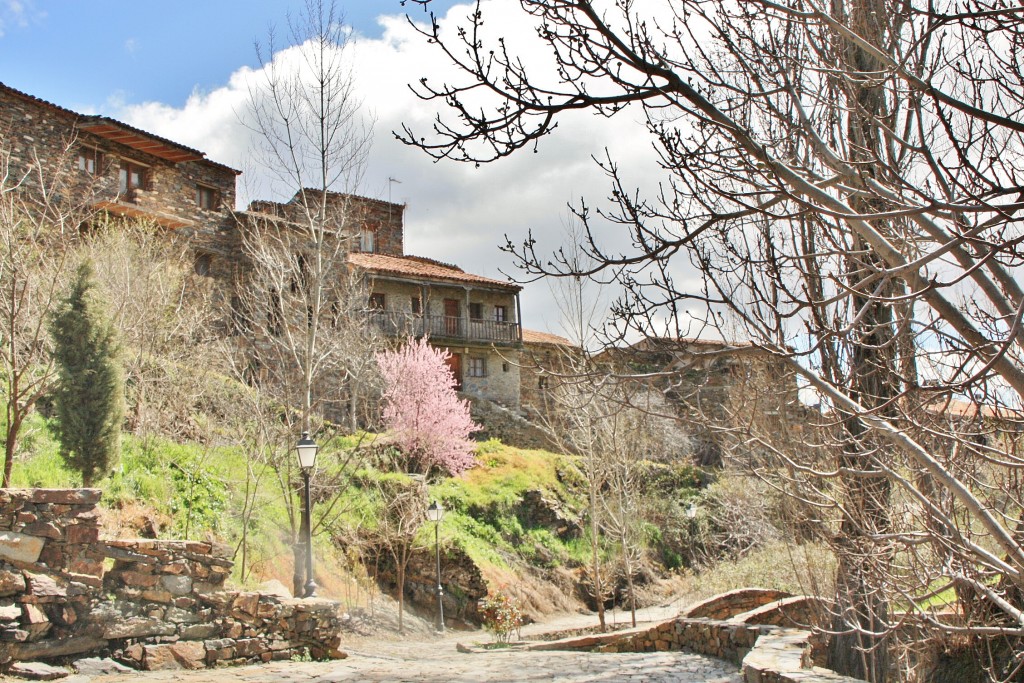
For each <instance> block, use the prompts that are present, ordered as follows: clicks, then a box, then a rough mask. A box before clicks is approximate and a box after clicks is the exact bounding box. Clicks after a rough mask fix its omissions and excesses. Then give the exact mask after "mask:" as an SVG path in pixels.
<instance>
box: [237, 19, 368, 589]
mask: <svg viewBox="0 0 1024 683" xmlns="http://www.w3.org/2000/svg"><path fill="white" fill-rule="evenodd" d="M342 19H343V18H342V16H341V15H340V13H339V11H338V8H337V6H336V5H335V4H334V3H333V2H328V3H324V2H321V1H319V0H309V1H308V2H307V3H306V4H305V6H304V8H303V11H302V13H301V14H300V15H299V16H297V17H290V18H289V20H288V22H287V24H288V26H287V28H288V31H287V40H288V43H289V46H290V47H291V48H292V49H290V50H287V51H283V52H281V51H279V48H280V47H281V46H280V45H279V44H278V43H277V41H276V36H275V34H274V32H273V30H272V31H271V32H270V34H269V40H268V43H267V44H266V45H265V46H260V45H257V54H258V56H259V57H260V62H261V66H262V70H261V72H259V74H258V79H257V80H254V82H253V84H252V85H251V88H250V106H249V111H248V113H247V116H246V124H247V125H249V126H250V127H251V128H252V130H253V131H254V132H255V134H256V138H257V140H258V141H259V144H258V147H257V149H256V150H255V153H256V157H257V158H258V160H259V163H260V165H261V166H262V167H263V168H264V169H265V170H266V171H267V172H268V173H269V174H271V176H272V177H273V179H274V183H273V184H274V187H273V188H271V189H272V190H273V191H274V192H275V193H277V194H279V195H281V196H283V197H293V198H292V200H291V201H290V202H289V203H288V204H287V205H282V204H277V205H274V206H275V207H277V208H278V209H282V210H283V213H284V215H279V214H275V211H270V212H266V213H264V212H253V213H249V214H245V215H244V216H243V221H242V224H241V226H240V227H241V234H242V250H243V253H244V255H245V257H246V263H245V268H244V269H243V272H241V273H240V274H239V279H238V286H237V291H238V294H237V297H236V299H235V300H234V302H233V303H234V305H233V308H234V309H235V315H236V317H238V318H240V319H241V320H242V322H243V324H242V325H240V326H239V330H238V331H240V332H243V333H244V336H245V337H247V338H248V341H249V346H248V350H249V356H250V362H251V365H252V367H251V371H250V374H252V375H254V376H255V377H256V378H257V379H258V380H259V381H260V382H261V386H262V387H263V389H264V390H265V391H267V392H272V395H274V396H276V397H277V399H278V400H279V401H280V402H281V403H282V404H283V405H285V406H295V407H297V409H298V414H297V416H295V419H294V420H293V418H292V413H291V412H290V411H285V414H286V416H287V417H286V423H288V424H289V425H290V426H291V425H294V426H295V427H296V428H295V429H294V430H293V432H294V433H295V434H296V436H297V435H298V433H300V432H308V433H310V434H315V433H316V432H317V430H318V425H319V422H320V421H321V420H322V419H323V418H324V416H325V413H326V412H327V411H328V409H329V404H330V401H331V399H337V398H338V397H339V395H340V387H339V385H340V384H341V383H343V382H345V381H346V380H351V379H352V378H353V377H354V376H355V372H356V371H357V370H358V371H359V372H364V371H365V368H368V367H372V366H371V365H370V364H369V363H368V362H362V363H359V362H346V354H353V353H367V354H370V355H371V356H372V347H373V344H371V343H369V341H370V340H369V338H368V337H367V336H366V334H367V332H366V326H365V325H363V324H362V320H353V316H352V314H353V312H355V311H358V310H359V309H361V308H365V301H366V300H365V295H364V294H363V293H362V290H361V284H360V282H359V280H358V278H357V277H356V276H355V275H354V274H352V273H351V272H350V270H349V268H348V265H347V254H348V251H349V249H350V247H351V244H352V240H353V239H354V238H355V237H357V230H358V226H359V225H360V216H359V215H358V213H357V212H356V211H354V210H353V208H352V197H351V194H350V193H351V192H352V191H353V190H355V189H356V188H358V185H359V181H360V178H361V175H362V173H363V169H364V166H365V160H366V155H367V153H368V151H369V144H370V129H369V125H368V124H367V123H366V121H365V119H364V117H363V115H362V113H361V110H360V103H359V101H358V100H357V99H356V97H355V95H354V92H353V86H352V78H351V74H350V72H349V67H348V64H347V62H346V57H345V45H346V42H347V36H348V33H347V28H346V27H345V25H344V24H343V21H342ZM240 336H243V335H240ZM358 379H363V377H362V376H360V377H358ZM352 411H353V414H354V412H355V407H354V406H353V407H352ZM335 417H336V415H335ZM285 478H287V477H285ZM295 548H296V567H301V566H302V565H303V561H302V557H301V550H300V544H296V545H295ZM296 580H298V577H297V579H296ZM296 589H298V586H296Z"/></svg>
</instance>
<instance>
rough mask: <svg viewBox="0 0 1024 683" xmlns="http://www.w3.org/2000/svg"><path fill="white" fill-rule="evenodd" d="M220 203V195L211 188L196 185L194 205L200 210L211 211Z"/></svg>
mask: <svg viewBox="0 0 1024 683" xmlns="http://www.w3.org/2000/svg"><path fill="white" fill-rule="evenodd" d="M219 203H220V193H219V192H217V190H215V189H213V188H212V187H206V186H205V185H196V205H197V206H198V207H199V208H200V209H206V210H207V211H213V210H215V209H216V208H217V205H218V204H219Z"/></svg>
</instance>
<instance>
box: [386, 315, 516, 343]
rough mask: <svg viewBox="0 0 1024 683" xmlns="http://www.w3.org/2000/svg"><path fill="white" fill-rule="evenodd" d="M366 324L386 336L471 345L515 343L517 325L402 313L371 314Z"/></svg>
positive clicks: (456, 317)
mask: <svg viewBox="0 0 1024 683" xmlns="http://www.w3.org/2000/svg"><path fill="white" fill-rule="evenodd" d="M368 318H369V322H370V324H371V325H373V326H374V327H376V328H377V329H378V330H380V331H381V332H383V333H384V334H386V335H389V336H399V335H408V336H413V337H422V336H423V335H430V337H431V338H432V339H442V338H443V339H463V340H466V341H474V342H498V343H502V342H503V343H515V342H518V341H519V340H520V337H519V324H518V323H511V322H503V321H498V320H467V319H466V318H464V317H462V316H450V315H417V314H414V313H406V312H401V311H370V312H369V315H368Z"/></svg>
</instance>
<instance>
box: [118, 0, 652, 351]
mask: <svg viewBox="0 0 1024 683" xmlns="http://www.w3.org/2000/svg"><path fill="white" fill-rule="evenodd" d="M504 6H506V7H507V3H505V4H504ZM502 7H503V4H502V3H496V4H495V5H494V6H493V8H492V9H493V11H495V12H499V11H501V12H502V13H504V11H505V10H504V9H502ZM468 11H469V8H468V7H467V6H461V7H460V6H456V7H453V8H452V9H451V10H450V11H449V14H448V17H459V18H462V17H465V15H466V13H467V12H468ZM515 14H516V15H519V14H521V12H516V13H515ZM513 16H514V15H513V14H511V13H510V14H509V15H508V16H504V14H503V15H502V16H500V17H492V18H491V19H490V21H491V26H493V27H495V28H497V27H500V28H501V30H502V32H503V33H504V34H505V35H528V34H529V32H528V31H522V30H520V29H521V28H522V27H518V26H517V25H516V23H515V22H514V21H513ZM442 21H443V22H445V23H443V24H442V25H443V26H447V23H448V19H447V18H445V19H443V20H442ZM519 21H521V19H520V20H519ZM381 22H382V26H383V27H384V31H383V35H382V36H381V38H380V39H376V40H372V39H366V38H362V37H358V36H356V39H355V42H354V44H353V46H354V50H353V52H352V59H353V64H354V71H353V73H354V75H355V81H356V85H357V88H358V91H359V93H360V94H361V96H362V97H363V99H364V102H365V106H366V108H367V109H368V110H369V111H371V112H373V114H374V115H375V117H376V126H375V132H374V147H373V151H372V154H371V158H370V161H369V167H368V169H367V174H366V179H365V182H364V184H363V187H362V188H361V190H360V192H361V193H362V194H365V195H368V196H373V197H379V198H382V199H391V200H393V201H396V202H404V203H407V204H408V209H407V211H406V215H405V221H406V251H407V253H412V254H418V255H423V256H429V257H432V258H437V259H440V260H443V261H447V262H451V263H456V264H458V265H459V266H461V267H463V268H464V269H466V270H469V271H472V272H476V273H480V274H482V275H487V276H490V277H497V278H501V277H502V275H501V271H504V272H513V268H512V264H511V260H510V258H509V257H508V256H507V255H506V254H503V253H501V252H500V251H499V250H498V245H499V244H500V243H503V242H504V238H503V235H505V234H508V235H509V236H510V237H511V238H512V239H513V241H514V242H521V241H522V240H523V239H524V238H525V237H526V235H527V232H528V231H529V230H533V231H534V234H535V236H537V237H538V241H539V248H540V249H551V248H554V247H556V246H557V245H558V244H559V243H560V241H561V238H562V231H563V225H564V223H565V222H566V220H567V219H566V216H567V210H566V203H567V202H569V201H576V200H578V199H579V198H580V197H587V198H588V199H589V200H590V203H594V202H595V201H600V200H603V199H604V198H605V197H606V196H607V195H608V194H609V184H608V180H607V178H606V177H605V176H604V175H603V174H602V173H601V172H600V170H599V169H598V168H597V167H596V165H595V164H594V162H593V161H592V160H591V158H590V155H591V154H602V153H603V150H604V148H606V147H607V148H609V149H610V150H611V152H612V153H613V155H614V156H615V157H616V159H617V161H619V162H621V166H622V168H623V169H624V170H625V171H626V173H627V174H629V175H630V180H631V181H632V183H633V184H635V185H637V186H641V187H647V188H654V187H656V186H657V181H658V178H657V177H656V176H655V175H652V173H656V171H657V169H656V166H655V164H654V163H652V161H653V158H654V157H653V153H652V151H651V149H650V143H649V138H648V137H647V135H646V133H645V132H644V130H643V128H642V127H641V126H640V125H639V123H636V124H635V125H633V122H632V121H631V120H630V118H629V116H630V114H629V112H623V113H622V114H621V115H619V116H617V117H615V118H614V119H611V120H609V119H605V118H602V117H598V116H592V115H589V114H576V115H573V116H567V117H565V118H564V119H563V120H562V122H561V124H560V127H559V129H558V130H557V131H556V132H555V133H554V134H553V135H551V136H549V137H548V138H546V139H544V140H543V141H542V143H541V145H540V149H539V151H538V152H537V153H536V154H534V153H531V152H529V151H523V152H521V153H519V154H517V155H513V156H512V157H511V158H508V159H504V160H502V161H500V162H496V163H493V164H489V165H485V166H482V167H480V168H474V167H473V166H472V165H469V164H457V163H454V162H441V163H436V164H435V163H433V162H432V160H431V159H430V158H429V157H427V156H426V155H425V154H424V153H423V152H421V151H419V150H417V149H413V148H410V147H407V146H405V145H403V144H401V143H400V142H398V141H397V140H395V138H394V135H393V134H392V131H393V130H400V129H401V127H402V124H403V123H407V124H409V125H410V126H411V127H412V128H413V129H414V130H417V131H424V133H427V132H429V126H430V123H431V121H432V119H433V116H434V110H433V108H432V106H431V104H430V103H426V102H423V101H422V100H420V99H418V98H417V97H416V96H415V95H413V93H412V92H410V90H409V88H408V85H407V84H408V83H410V82H416V81H418V80H419V78H420V77H421V76H424V75H429V77H430V79H431V80H432V81H437V82H441V81H443V79H444V74H445V73H447V72H448V70H449V67H448V65H447V64H446V61H445V60H446V58H445V57H444V56H443V55H442V54H441V53H440V51H439V50H437V49H436V48H433V47H432V46H430V45H427V44H426V41H425V40H424V39H423V38H422V37H421V36H419V35H417V34H416V33H415V31H414V30H413V28H412V27H410V26H409V25H408V22H407V21H406V20H405V19H404V18H402V17H382V18H381ZM528 54H530V57H529V58H530V59H533V60H536V61H538V62H539V63H541V62H542V60H543V55H541V54H538V53H536V51H534V52H530V53H528ZM287 57H288V56H287V55H282V54H281V53H278V55H276V56H275V59H286V58H287ZM541 67H543V64H542V63H541ZM258 76H259V74H258V72H255V71H253V70H250V69H248V68H242V69H240V70H239V71H237V72H235V73H234V74H233V75H232V76H231V78H230V80H229V82H228V83H226V84H225V85H223V86H222V87H220V88H217V89H215V90H213V91H211V92H207V93H202V92H194V93H193V94H192V95H191V96H190V97H189V99H188V101H187V102H186V103H185V105H184V106H183V107H180V108H177V107H171V106H168V105H165V104H160V103H146V104H141V105H132V106H126V107H124V108H122V109H121V110H120V111H117V112H116V113H115V115H116V116H119V117H120V118H122V119H124V120H125V121H127V122H129V123H131V124H132V125H135V126H138V127H140V128H143V129H145V130H150V131H153V132H154V133H156V134H158V135H162V136H165V137H167V138H170V139H173V140H176V141H179V142H181V143H183V144H186V145H189V146H192V147H195V148H197V149H201V150H203V151H205V152H206V153H207V155H208V157H209V158H211V159H213V160H215V161H219V162H221V163H225V164H227V165H229V166H232V167H234V168H238V169H241V170H243V171H245V175H244V178H243V180H244V183H243V184H240V187H239V193H240V195H242V196H243V197H245V196H246V192H248V193H249V196H252V197H255V196H261V195H266V194H267V193H266V191H262V192H261V191H260V190H259V189H256V190H254V189H253V188H263V187H267V185H268V183H267V182H266V176H265V174H264V173H263V172H262V171H261V170H259V169H255V168H252V165H251V164H250V163H249V162H248V158H249V149H250V143H251V142H252V139H251V134H250V131H248V130H247V129H246V128H245V127H244V126H242V125H241V123H240V119H239V114H240V113H241V112H243V111H244V109H245V106H246V102H247V98H248V96H249V90H248V86H247V84H248V83H249V82H250V79H252V78H254V77H258ZM389 178H394V179H397V180H398V181H400V183H392V182H389ZM261 181H262V182H261ZM620 230H621V229H620ZM607 237H608V238H609V239H610V240H611V241H612V243H614V242H615V240H616V239H620V240H621V239H624V238H623V237H622V236H621V235H617V234H616V233H615V230H614V229H613V228H612V229H610V230H609V233H608V235H607ZM523 309H524V317H525V324H526V326H527V327H532V328H535V329H547V330H550V331H554V332H558V331H559V330H560V327H559V314H558V311H557V307H556V306H555V305H554V303H553V301H552V300H551V293H550V290H549V288H548V287H547V286H546V285H545V284H544V283H535V284H531V285H528V286H527V288H526V290H525V291H524V294H523Z"/></svg>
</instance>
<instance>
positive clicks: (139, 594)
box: [0, 489, 344, 670]
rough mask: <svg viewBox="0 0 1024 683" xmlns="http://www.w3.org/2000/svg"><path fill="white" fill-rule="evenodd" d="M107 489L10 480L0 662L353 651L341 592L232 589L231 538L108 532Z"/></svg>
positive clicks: (0, 536) (184, 662)
mask: <svg viewBox="0 0 1024 683" xmlns="http://www.w3.org/2000/svg"><path fill="white" fill-rule="evenodd" d="M99 498H100V491H98V490H95V489H82V490H52V489H34V490H11V489H6V490H0V668H2V667H4V666H6V665H8V664H10V663H11V662H12V661H25V660H34V659H61V658H68V657H78V656H87V655H106V656H112V657H114V658H115V659H117V660H118V661H120V662H122V663H124V664H128V665H130V666H133V667H136V668H142V669H150V670H152V669H181V668H187V669H194V668H202V667H204V666H213V665H216V664H221V663H229V664H234V663H243V662H254V661H271V660H276V659H287V658H290V657H292V656H294V655H298V654H304V653H305V652H307V651H308V652H309V653H310V654H311V655H312V656H313V657H316V658H334V657H343V656H344V655H343V654H342V653H341V652H340V651H339V650H338V647H339V645H340V636H339V634H340V631H341V627H342V622H341V619H342V617H341V615H340V614H339V605H338V604H337V603H335V602H332V601H328V600H315V599H305V600H295V599H286V598H280V597H278V596H274V595H264V594H260V593H253V592H243V591H233V590H224V588H223V587H224V582H225V580H226V579H227V577H228V575H229V574H230V573H231V566H232V562H231V560H230V548H228V547H226V546H222V545H219V544H212V543H203V542H195V541H166V540H150V539H139V540H118V541H102V540H100V539H99V527H98V525H97V521H96V504H97V503H98V501H99ZM104 560H106V562H107V563H111V561H112V566H111V567H110V568H109V569H108V570H107V571H104Z"/></svg>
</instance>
